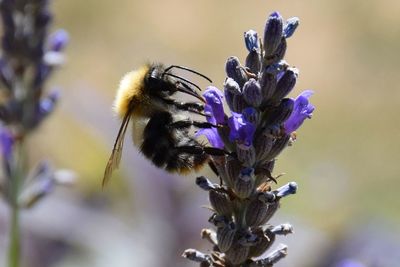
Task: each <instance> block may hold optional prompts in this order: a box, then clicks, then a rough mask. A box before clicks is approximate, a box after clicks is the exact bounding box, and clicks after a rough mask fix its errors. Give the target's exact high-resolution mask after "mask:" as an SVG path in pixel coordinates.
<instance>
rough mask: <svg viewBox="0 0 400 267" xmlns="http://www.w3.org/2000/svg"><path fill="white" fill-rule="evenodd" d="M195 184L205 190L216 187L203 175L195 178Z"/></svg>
mask: <svg viewBox="0 0 400 267" xmlns="http://www.w3.org/2000/svg"><path fill="white" fill-rule="evenodd" d="M196 185H198V186H199V187H200V188H201V189H203V190H205V191H210V190H212V189H215V188H216V185H215V184H213V183H212V182H211V181H210V180H208V179H207V178H206V177H204V176H200V177H197V178H196Z"/></svg>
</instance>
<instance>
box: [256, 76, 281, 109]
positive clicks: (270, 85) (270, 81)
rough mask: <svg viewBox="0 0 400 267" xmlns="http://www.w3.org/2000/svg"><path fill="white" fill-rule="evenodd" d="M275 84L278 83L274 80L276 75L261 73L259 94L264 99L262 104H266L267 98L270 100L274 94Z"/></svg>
mask: <svg viewBox="0 0 400 267" xmlns="http://www.w3.org/2000/svg"><path fill="white" fill-rule="evenodd" d="M277 82H278V81H277V79H276V75H274V74H271V73H269V72H267V71H264V72H263V74H262V76H261V80H260V85H261V92H262V95H263V99H264V101H263V102H267V101H268V100H269V98H271V96H272V95H273V93H274V92H275V88H276V85H277Z"/></svg>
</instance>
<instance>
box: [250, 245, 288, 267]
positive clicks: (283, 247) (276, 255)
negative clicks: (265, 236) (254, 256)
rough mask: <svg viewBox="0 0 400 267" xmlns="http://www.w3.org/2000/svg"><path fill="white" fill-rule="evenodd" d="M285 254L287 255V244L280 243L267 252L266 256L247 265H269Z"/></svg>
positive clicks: (257, 266) (266, 266)
mask: <svg viewBox="0 0 400 267" xmlns="http://www.w3.org/2000/svg"><path fill="white" fill-rule="evenodd" d="M286 255H287V246H286V245H283V244H280V245H279V246H278V248H277V249H276V250H275V251H273V252H272V253H270V254H268V256H267V257H266V258H265V259H261V260H257V261H255V262H252V263H251V264H250V265H249V267H262V266H265V267H269V266H272V265H273V264H275V263H277V262H278V261H280V260H281V259H282V258H284V257H286Z"/></svg>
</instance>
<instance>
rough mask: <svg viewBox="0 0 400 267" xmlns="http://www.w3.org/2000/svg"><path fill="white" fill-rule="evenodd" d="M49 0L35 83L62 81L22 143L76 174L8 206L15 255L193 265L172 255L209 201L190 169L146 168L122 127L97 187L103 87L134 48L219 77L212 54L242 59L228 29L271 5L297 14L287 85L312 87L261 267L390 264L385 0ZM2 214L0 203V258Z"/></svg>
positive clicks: (392, 157)
mask: <svg viewBox="0 0 400 267" xmlns="http://www.w3.org/2000/svg"><path fill="white" fill-rule="evenodd" d="M52 9H53V11H54V14H55V21H54V24H53V28H54V29H56V28H64V29H66V30H67V31H68V32H69V34H70V38H71V41H70V44H69V46H68V48H67V51H66V54H67V56H68V60H67V63H66V64H65V66H64V67H63V68H62V69H60V70H58V71H57V73H56V74H55V75H54V76H53V78H52V80H51V83H50V84H49V88H50V87H52V86H58V87H60V88H61V89H62V98H61V101H60V105H59V106H58V108H57V111H56V112H55V114H53V115H52V116H50V118H49V119H48V120H47V121H46V123H45V124H44V125H43V126H42V127H41V128H40V129H39V130H38V131H36V133H35V134H34V136H33V137H32V139H31V140H30V150H29V151H30V164H32V165H33V164H35V163H37V162H38V161H39V160H40V159H43V158H47V159H49V160H51V162H52V163H53V164H54V165H55V166H57V167H58V168H63V169H71V170H74V171H76V173H77V174H78V175H79V178H78V179H77V181H76V184H75V186H73V187H70V188H57V190H56V192H55V193H53V194H52V195H50V196H49V197H47V198H45V199H44V200H43V201H42V202H40V203H39V204H38V205H36V206H35V207H34V208H33V209H31V210H29V211H26V212H24V213H23V215H22V224H23V225H22V226H23V232H22V234H23V239H24V241H23V247H24V262H25V266H29V267H36V266H37V267H50V266H51V267H72V266H82V267H85V266H90V267H110V266H112V267H128V266H129V267H132V266H149V267H150V266H168V267H169V266H195V265H193V264H192V263H191V262H189V261H187V260H185V259H183V258H180V255H181V254H182V252H183V251H184V250H185V249H186V248H190V247H191V248H197V249H201V250H203V251H207V249H208V248H210V247H211V246H210V244H208V243H207V242H206V241H205V240H201V238H200V230H201V229H202V228H204V227H209V224H208V223H207V219H208V217H209V215H210V212H209V211H208V210H207V209H205V208H203V206H204V205H206V204H207V203H208V200H207V194H205V193H204V192H203V191H201V190H199V189H198V188H197V187H196V186H195V185H194V177H195V176H193V177H177V176H172V175H169V174H166V173H165V172H163V171H162V170H158V169H156V168H155V167H153V166H152V165H151V164H150V163H149V162H148V161H147V160H145V159H144V158H143V157H142V156H141V155H139V154H138V152H137V149H136V148H134V147H133V146H132V145H130V144H131V142H130V140H127V141H126V143H125V149H124V155H123V157H122V164H121V168H120V171H118V172H116V173H115V175H114V177H113V180H112V181H111V182H110V184H109V186H108V187H106V188H105V189H104V190H102V189H101V179H102V176H103V171H104V167H105V164H106V162H107V159H108V157H109V153H110V151H111V148H112V145H113V142H114V140H115V137H116V134H117V131H118V127H119V125H120V122H119V121H118V119H117V118H116V117H115V116H114V115H113V114H112V111H111V106H112V101H113V97H114V94H115V90H116V88H117V85H118V82H119V79H120V78H121V76H122V75H123V74H124V73H126V72H128V71H129V70H131V69H134V68H137V67H138V66H140V65H142V64H143V63H146V62H149V61H150V62H164V63H165V64H167V65H168V64H180V65H185V66H190V67H192V68H194V69H196V70H198V71H200V72H203V73H205V74H207V75H208V76H210V77H211V78H212V79H213V81H214V85H215V86H217V87H219V88H222V83H223V81H224V78H225V73H224V65H225V60H226V59H227V58H228V57H229V56H231V55H236V56H238V57H239V58H240V59H241V60H242V62H243V61H244V58H245V56H246V50H245V47H244V42H243V32H244V31H246V30H248V29H254V30H257V31H258V32H259V33H260V34H261V33H262V31H263V27H264V23H265V20H266V18H267V16H268V15H269V14H270V13H271V12H272V11H275V10H278V11H280V13H281V14H282V15H283V16H284V18H289V17H292V16H298V17H299V18H300V27H299V28H298V30H297V31H296V33H295V35H294V36H293V37H292V38H290V39H289V40H288V52H287V54H286V58H285V59H286V60H287V61H288V63H289V64H290V65H293V66H296V67H297V68H299V69H300V77H299V80H298V83H297V85H296V89H295V91H294V92H292V94H291V96H292V97H295V96H296V95H297V94H298V93H300V92H301V91H302V90H304V89H313V90H314V91H315V95H314V96H313V97H312V98H311V102H312V103H313V104H314V105H315V106H316V110H315V112H314V117H313V118H312V120H308V121H306V122H305V124H304V125H303V127H302V128H301V129H299V131H298V140H297V142H296V143H295V144H294V146H292V147H289V148H287V149H286V150H285V152H283V153H282V154H281V156H280V157H279V160H278V162H277V165H276V168H275V174H279V173H282V172H284V173H286V175H285V176H283V177H282V178H280V184H284V183H286V182H288V181H296V182H297V183H298V185H299V190H298V193H297V194H296V195H294V196H292V197H289V198H287V199H285V200H284V201H283V202H282V207H281V209H280V210H279V212H278V213H277V215H275V217H274V220H273V223H275V224H279V223H284V222H290V223H291V224H292V225H293V226H294V229H295V233H294V234H293V235H290V236H287V237H281V238H280V239H279V240H278V241H277V242H276V245H277V244H278V243H285V244H288V245H289V255H288V256H287V257H286V258H285V259H284V260H282V261H281V262H280V263H279V264H277V265H276V266H278V267H279V266H280V267H283V266H298V267H302V266H303V267H310V266H315V267H317V266H328V267H331V266H332V267H339V266H341V267H344V266H350V265H349V264H353V265H351V266H358V265H356V264H357V263H360V264H364V266H376V267H386V266H388V267H389V266H390V267H393V266H398V262H400V255H399V254H398V253H397V254H396V253H395V251H400V227H399V223H400V212H399V211H400V197H399V195H398V188H399V186H400V179H399V174H400V164H399V163H398V161H399V158H400V157H399V156H398V153H399V151H400V141H399V138H400V136H399V133H400V126H399V123H400V120H399V119H398V117H397V116H398V111H399V110H398V107H399V105H400V90H399V89H400V88H399V85H398V83H397V82H398V79H399V74H400V64H399V61H400V53H399V52H398V49H399V47H400V1H397V0H381V1H373V0H346V1H344V0H339V1H328V0H318V1H317V0H300V1H230V3H229V4H228V2H227V1H225V2H223V1H212V0H203V1H184V0H170V1H129V0H119V1H117V2H116V1H96V0H86V1H79V0H68V1H67V0H58V1H53V4H52ZM199 83H200V84H201V86H202V87H205V86H207V84H206V83H203V81H200V82H199ZM203 172H204V174H206V175H209V176H210V177H213V175H212V174H211V172H210V171H209V170H208V169H205V170H204V171H203ZM7 223H8V210H7V207H6V206H5V205H4V203H2V202H1V204H0V256H1V257H2V258H4V256H5V254H6V253H5V251H6V249H5V248H6V246H7V234H6V233H7V227H8V225H7ZM1 262H4V259H1Z"/></svg>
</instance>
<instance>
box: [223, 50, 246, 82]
mask: <svg viewBox="0 0 400 267" xmlns="http://www.w3.org/2000/svg"><path fill="white" fill-rule="evenodd" d="M225 71H226V75H227V76H228V77H229V78H232V79H233V80H235V81H236V82H237V83H238V84H239V86H240V87H242V86H243V85H244V83H245V82H246V81H247V76H246V73H245V72H244V70H243V67H242V66H241V65H240V62H239V59H238V58H237V57H229V58H228V60H227V61H226V66H225Z"/></svg>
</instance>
